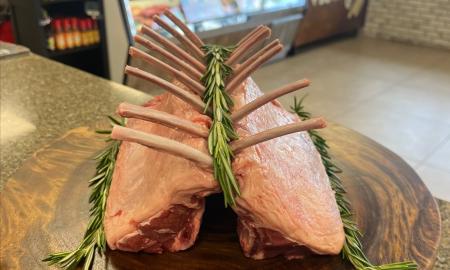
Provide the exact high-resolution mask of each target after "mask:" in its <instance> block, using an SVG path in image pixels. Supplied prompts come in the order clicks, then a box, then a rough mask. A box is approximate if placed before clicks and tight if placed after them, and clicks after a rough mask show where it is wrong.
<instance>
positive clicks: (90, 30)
mask: <svg viewBox="0 0 450 270" xmlns="http://www.w3.org/2000/svg"><path fill="white" fill-rule="evenodd" d="M86 24H87V29H88V30H87V33H88V34H87V35H88V39H89V45H92V44H94V43H95V37H94V29H93V25H92V20H91V19H89V18H87V19H86Z"/></svg>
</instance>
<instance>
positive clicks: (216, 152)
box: [202, 45, 240, 206]
mask: <svg viewBox="0 0 450 270" xmlns="http://www.w3.org/2000/svg"><path fill="white" fill-rule="evenodd" d="M202 49H203V51H204V52H205V55H206V61H207V68H206V73H205V74H204V75H203V77H202V82H203V85H204V86H205V88H206V89H205V92H204V95H203V101H204V102H205V104H206V106H207V107H206V108H205V112H206V110H207V109H208V108H209V107H210V106H212V110H211V111H212V115H211V117H212V119H213V123H212V126H211V129H210V133H209V136H208V149H209V152H210V153H211V155H212V157H213V160H214V162H213V164H214V178H215V179H216V180H217V181H218V182H219V185H220V187H221V188H222V192H223V194H224V203H225V206H228V205H234V204H235V200H234V197H235V196H236V195H239V194H240V191H239V186H238V184H237V182H236V179H235V177H234V175H233V172H232V171H231V160H232V157H233V153H232V151H231V148H230V147H229V145H228V143H229V142H231V141H232V140H234V139H237V137H238V136H237V133H236V131H235V130H234V128H233V123H232V121H231V119H230V109H231V108H232V107H233V101H232V99H231V98H230V97H229V96H228V94H227V92H226V91H225V81H226V79H227V77H228V76H229V75H230V74H231V68H230V67H228V66H227V65H226V64H225V61H226V59H227V58H228V56H229V55H230V53H231V52H232V50H233V48H232V47H223V46H218V45H205V46H203V47H202Z"/></svg>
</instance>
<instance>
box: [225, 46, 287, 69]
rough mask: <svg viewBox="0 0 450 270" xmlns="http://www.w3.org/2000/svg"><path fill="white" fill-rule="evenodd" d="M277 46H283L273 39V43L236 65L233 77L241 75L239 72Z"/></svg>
mask: <svg viewBox="0 0 450 270" xmlns="http://www.w3.org/2000/svg"><path fill="white" fill-rule="evenodd" d="M277 46H283V45H282V44H281V42H280V40H279V39H275V40H274V41H272V42H270V43H269V44H267V45H266V46H264V48H262V49H261V50H259V51H257V52H256V53H254V54H253V55H252V56H250V57H249V58H248V59H247V60H245V61H244V62H243V63H242V64H239V65H236V67H235V68H234V72H233V75H236V74H239V73H241V71H242V70H243V69H244V68H245V67H247V66H248V65H250V64H251V63H253V62H255V61H256V60H257V59H258V58H259V57H261V56H262V55H263V54H264V53H266V52H268V51H270V50H271V49H272V48H274V47H277Z"/></svg>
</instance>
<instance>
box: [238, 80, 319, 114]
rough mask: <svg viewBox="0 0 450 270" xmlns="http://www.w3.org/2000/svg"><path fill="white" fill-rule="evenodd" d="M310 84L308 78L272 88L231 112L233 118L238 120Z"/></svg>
mask: <svg viewBox="0 0 450 270" xmlns="http://www.w3.org/2000/svg"><path fill="white" fill-rule="evenodd" d="M309 84H310V81H309V80H307V79H303V80H299V81H296V82H293V83H290V84H288V85H285V86H283V87H280V88H277V89H275V90H272V91H270V92H268V93H267V94H264V95H262V96H260V97H258V98H256V99H255V100H253V101H251V102H249V103H247V104H246V105H244V106H243V107H241V108H239V109H238V110H237V111H235V112H233V113H232V114H231V120H232V121H233V122H238V121H239V120H241V119H242V118H244V117H245V116H247V115H248V114H250V113H251V112H253V111H254V110H256V109H258V108H259V107H261V106H263V105H264V104H266V103H268V102H270V101H272V100H274V99H276V98H279V97H281V96H283V95H286V94H288V93H291V92H294V91H297V90H300V89H303V88H305V87H307V86H308V85H309Z"/></svg>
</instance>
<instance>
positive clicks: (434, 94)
mask: <svg viewBox="0 0 450 270" xmlns="http://www.w3.org/2000/svg"><path fill="white" fill-rule="evenodd" d="M449 87H450V83H449ZM373 102H374V104H375V105H376V106H378V107H379V108H382V109H383V110H386V111H393V112H400V113H407V114H408V115H412V116H416V117H421V118H423V119H425V120H428V121H438V122H445V123H448V124H450V88H449V89H445V88H441V87H429V88H427V89H425V88H419V87H413V86H405V85H403V84H399V85H397V86H395V87H392V88H391V89H389V90H388V91H385V92H383V93H381V94H380V95H378V96H377V97H375V98H374V99H373Z"/></svg>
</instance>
